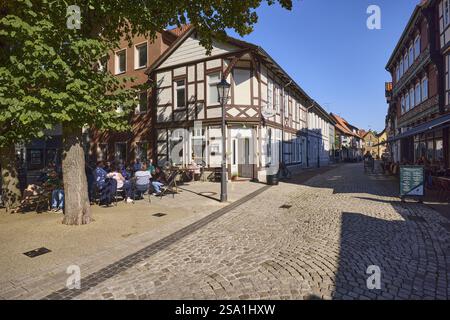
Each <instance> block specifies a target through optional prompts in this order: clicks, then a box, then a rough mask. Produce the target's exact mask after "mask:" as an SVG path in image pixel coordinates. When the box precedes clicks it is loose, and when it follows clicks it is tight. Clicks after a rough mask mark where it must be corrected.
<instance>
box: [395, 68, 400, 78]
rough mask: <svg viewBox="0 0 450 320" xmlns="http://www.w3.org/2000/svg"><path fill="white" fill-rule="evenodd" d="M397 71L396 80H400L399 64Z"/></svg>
mask: <svg viewBox="0 0 450 320" xmlns="http://www.w3.org/2000/svg"><path fill="white" fill-rule="evenodd" d="M395 71H396V75H397V77H396V82H398V80H399V79H400V67H399V66H397V69H396V70H395Z"/></svg>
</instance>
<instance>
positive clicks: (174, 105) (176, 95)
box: [173, 79, 187, 109]
mask: <svg viewBox="0 0 450 320" xmlns="http://www.w3.org/2000/svg"><path fill="white" fill-rule="evenodd" d="M180 81H183V82H184V85H182V86H180V87H182V88H183V89H184V105H183V106H179V105H178V92H177V91H178V82H180ZM186 89H187V88H186V79H178V80H174V81H173V90H174V97H173V99H174V104H173V107H174V109H184V108H186V107H187V90H186Z"/></svg>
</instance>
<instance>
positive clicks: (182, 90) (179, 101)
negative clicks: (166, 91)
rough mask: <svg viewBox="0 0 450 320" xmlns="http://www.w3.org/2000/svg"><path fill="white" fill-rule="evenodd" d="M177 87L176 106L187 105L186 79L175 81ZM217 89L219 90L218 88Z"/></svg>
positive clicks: (183, 106) (182, 106)
mask: <svg viewBox="0 0 450 320" xmlns="http://www.w3.org/2000/svg"><path fill="white" fill-rule="evenodd" d="M174 87H175V88H174V89H175V108H185V107H186V83H185V80H178V81H175V82H174ZM216 91H217V90H216Z"/></svg>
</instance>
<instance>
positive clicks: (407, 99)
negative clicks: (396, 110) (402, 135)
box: [405, 93, 410, 112]
mask: <svg viewBox="0 0 450 320" xmlns="http://www.w3.org/2000/svg"><path fill="white" fill-rule="evenodd" d="M409 102H410V100H409V93H407V94H406V96H405V112H408V111H409V106H410V104H409Z"/></svg>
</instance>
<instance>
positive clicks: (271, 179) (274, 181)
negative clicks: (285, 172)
mask: <svg viewBox="0 0 450 320" xmlns="http://www.w3.org/2000/svg"><path fill="white" fill-rule="evenodd" d="M267 184H268V185H269V186H275V185H278V175H277V174H271V175H269V174H268V175H267Z"/></svg>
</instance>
